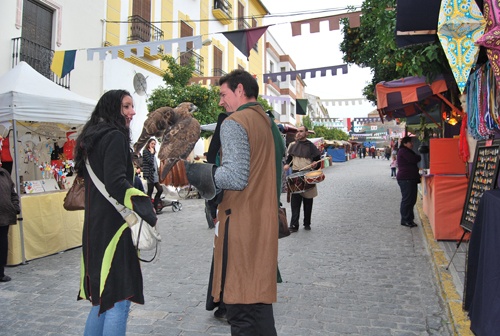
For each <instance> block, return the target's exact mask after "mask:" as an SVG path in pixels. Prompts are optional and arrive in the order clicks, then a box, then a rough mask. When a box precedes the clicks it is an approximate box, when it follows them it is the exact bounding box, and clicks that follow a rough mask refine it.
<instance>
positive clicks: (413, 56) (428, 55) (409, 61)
mask: <svg viewBox="0 0 500 336" xmlns="http://www.w3.org/2000/svg"><path fill="white" fill-rule="evenodd" d="M395 7H396V0H365V1H364V2H363V5H362V7H361V11H362V14H363V15H362V16H361V26H360V27H357V28H350V27H349V25H348V24H346V19H344V26H343V29H342V33H343V35H344V39H343V41H342V43H341V44H340V50H341V51H342V52H343V53H344V61H345V62H347V63H349V64H356V65H358V66H360V67H368V68H370V69H371V70H372V74H373V78H372V81H371V82H370V83H369V84H368V85H367V86H366V87H365V88H364V89H363V94H364V95H365V97H366V98H367V99H368V100H370V101H372V102H376V97H375V85H376V84H377V83H379V82H381V81H391V80H394V79H399V78H402V77H407V76H426V77H427V78H428V80H429V81H432V79H433V78H435V76H436V75H438V74H445V76H446V75H448V76H449V75H451V69H450V67H449V65H448V61H447V59H446V56H445V54H444V51H443V49H442V47H441V44H440V43H439V41H438V39H437V38H436V41H435V42H434V43H430V44H424V45H415V46H409V47H406V48H398V47H397V46H396V40H395V33H394V32H395V31H396V11H395V10H393V8H395ZM451 78H453V77H451ZM448 82H449V83H448V84H449V88H451V89H452V91H453V92H454V94H455V96H457V94H456V92H457V90H458V88H457V87H456V83H455V81H453V80H452V81H448ZM454 99H455V98H453V100H454Z"/></svg>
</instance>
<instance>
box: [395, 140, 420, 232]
mask: <svg viewBox="0 0 500 336" xmlns="http://www.w3.org/2000/svg"><path fill="white" fill-rule="evenodd" d="M412 149H413V142H412V139H411V138H410V137H408V136H406V137H404V138H402V139H401V147H400V148H399V150H398V155H397V163H398V173H397V175H396V178H397V180H398V184H399V188H400V189H401V197H402V198H401V206H400V212H401V225H403V226H406V227H409V228H412V227H415V226H417V224H416V223H415V222H414V221H413V220H414V219H415V215H414V214H413V207H414V206H415V203H417V185H418V184H419V183H420V174H419V173H418V165H417V164H418V163H419V162H420V160H421V159H422V158H421V157H420V155H418V154H416V153H415V152H414V151H413V150H412Z"/></svg>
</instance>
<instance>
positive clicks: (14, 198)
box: [0, 167, 21, 282]
mask: <svg viewBox="0 0 500 336" xmlns="http://www.w3.org/2000/svg"><path fill="white" fill-rule="evenodd" d="M20 213H21V207H20V206H19V196H18V195H17V193H16V191H15V189H14V182H12V178H11V177H10V174H9V172H8V171H7V170H6V169H3V168H2V167H0V214H2V215H1V216H0V282H7V281H10V280H11V278H10V276H8V275H5V273H4V272H5V265H7V251H8V247H9V226H11V225H14V224H16V223H17V216H16V215H18V214H20Z"/></svg>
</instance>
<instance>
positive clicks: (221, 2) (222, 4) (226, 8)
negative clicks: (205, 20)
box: [212, 0, 233, 25]
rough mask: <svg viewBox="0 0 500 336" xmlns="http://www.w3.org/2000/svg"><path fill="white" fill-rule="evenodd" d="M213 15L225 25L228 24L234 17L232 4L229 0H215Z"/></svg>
mask: <svg viewBox="0 0 500 336" xmlns="http://www.w3.org/2000/svg"><path fill="white" fill-rule="evenodd" d="M212 15H213V16H214V17H215V18H216V19H217V20H219V21H220V23H222V24H223V25H228V24H230V23H231V21H232V19H233V14H232V6H231V4H230V3H229V1H228V0H214V7H213V8H212Z"/></svg>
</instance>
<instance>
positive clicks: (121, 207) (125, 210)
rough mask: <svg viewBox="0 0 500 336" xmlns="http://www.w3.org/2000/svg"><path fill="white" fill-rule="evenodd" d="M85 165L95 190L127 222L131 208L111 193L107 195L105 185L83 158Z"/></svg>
mask: <svg viewBox="0 0 500 336" xmlns="http://www.w3.org/2000/svg"><path fill="white" fill-rule="evenodd" d="M85 166H86V167H87V171H88V172H89V175H90V178H91V179H92V182H94V185H95V187H96V188H97V190H99V191H100V192H101V194H102V195H103V196H104V198H106V199H107V200H108V201H109V203H111V205H112V206H114V207H115V209H116V211H118V212H119V213H120V215H121V216H122V217H123V219H125V221H127V223H128V222H129V221H130V220H132V219H131V218H129V216H130V215H131V214H133V212H132V210H130V209H128V208H127V207H126V206H124V205H122V204H120V203H119V202H118V201H117V200H116V199H114V198H113V197H112V196H111V195H109V194H108V193H107V192H106V187H104V183H102V182H101V180H99V178H98V177H97V175H96V174H95V173H94V171H93V170H92V167H91V166H90V163H89V159H86V160H85ZM135 221H136V222H137V217H136V218H135ZM132 222H133V220H132ZM129 224H130V225H134V224H135V223H133V224H132V223H129Z"/></svg>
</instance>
